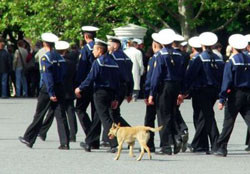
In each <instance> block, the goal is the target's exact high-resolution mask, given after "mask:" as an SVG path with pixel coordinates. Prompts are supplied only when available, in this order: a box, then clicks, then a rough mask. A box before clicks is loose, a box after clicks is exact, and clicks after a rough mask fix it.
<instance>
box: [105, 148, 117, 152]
mask: <svg viewBox="0 0 250 174" xmlns="http://www.w3.org/2000/svg"><path fill="white" fill-rule="evenodd" d="M116 151H117V148H116V147H110V148H109V149H108V150H107V152H109V153H116Z"/></svg>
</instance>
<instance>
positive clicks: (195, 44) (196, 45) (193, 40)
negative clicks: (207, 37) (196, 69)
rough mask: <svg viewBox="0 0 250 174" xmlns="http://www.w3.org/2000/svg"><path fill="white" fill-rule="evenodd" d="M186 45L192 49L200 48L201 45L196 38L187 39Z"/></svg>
mask: <svg viewBox="0 0 250 174" xmlns="http://www.w3.org/2000/svg"><path fill="white" fill-rule="evenodd" d="M188 44H189V45H190V46H191V47H193V48H201V43H200V39H199V37H198V36H194V37H191V38H190V39H188Z"/></svg>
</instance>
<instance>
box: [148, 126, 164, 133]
mask: <svg viewBox="0 0 250 174" xmlns="http://www.w3.org/2000/svg"><path fill="white" fill-rule="evenodd" d="M162 128H163V126H160V127H156V128H152V127H147V130H149V131H151V132H159V131H160V130H161V129H162Z"/></svg>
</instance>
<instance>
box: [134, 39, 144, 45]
mask: <svg viewBox="0 0 250 174" xmlns="http://www.w3.org/2000/svg"><path fill="white" fill-rule="evenodd" d="M132 42H136V43H137V44H138V45H140V44H142V43H143V41H142V40H141V39H137V38H135V39H133V40H132Z"/></svg>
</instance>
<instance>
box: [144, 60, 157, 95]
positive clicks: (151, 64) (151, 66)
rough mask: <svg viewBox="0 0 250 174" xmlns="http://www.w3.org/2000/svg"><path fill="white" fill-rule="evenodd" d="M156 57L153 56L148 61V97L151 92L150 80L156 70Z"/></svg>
mask: <svg viewBox="0 0 250 174" xmlns="http://www.w3.org/2000/svg"><path fill="white" fill-rule="evenodd" d="M154 61H155V59H154V57H152V58H151V59H150V60H149V61H148V69H147V75H146V81H145V98H148V96H149V93H150V81H151V77H152V73H153V70H154V66H153V65H154Z"/></svg>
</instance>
